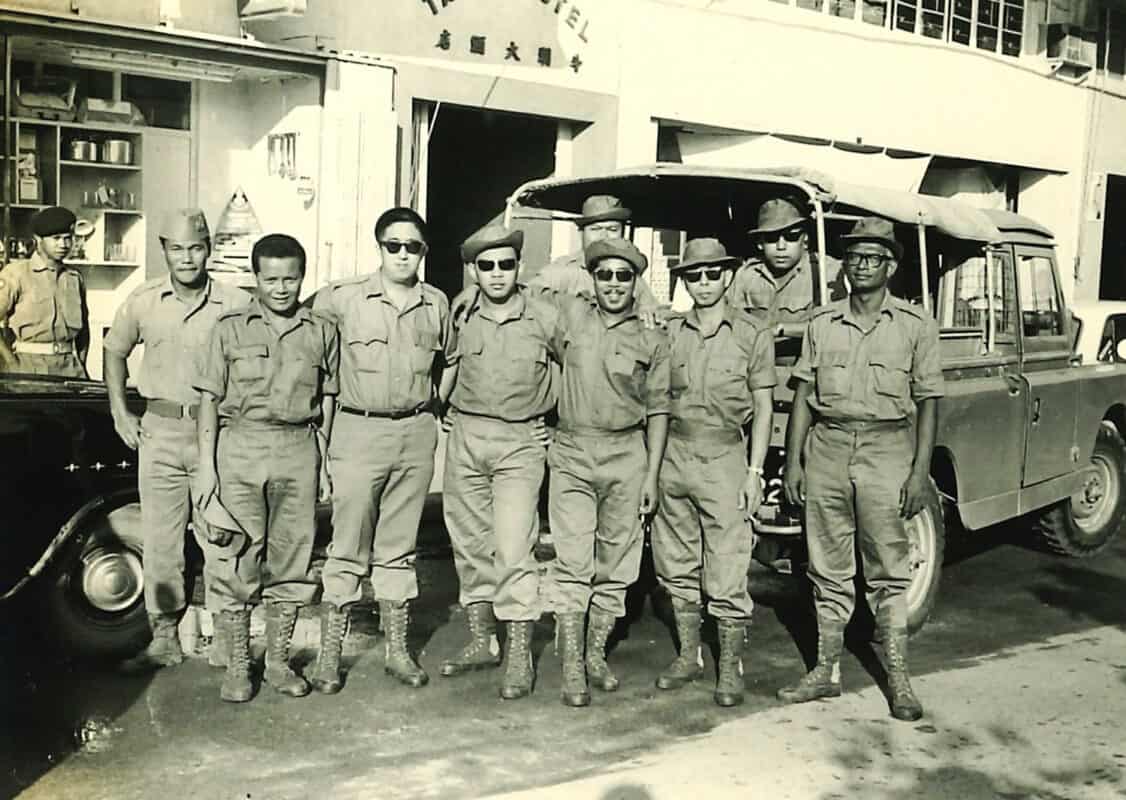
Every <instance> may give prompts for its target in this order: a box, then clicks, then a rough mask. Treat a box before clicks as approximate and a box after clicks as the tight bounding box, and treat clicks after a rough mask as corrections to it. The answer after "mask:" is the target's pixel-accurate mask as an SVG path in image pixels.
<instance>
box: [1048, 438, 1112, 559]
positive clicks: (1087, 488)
mask: <svg viewBox="0 0 1126 800" xmlns="http://www.w3.org/2000/svg"><path fill="white" fill-rule="evenodd" d="M1091 464H1092V466H1094V468H1095V470H1094V472H1093V473H1092V474H1091V475H1090V476H1089V477H1088V479H1087V480H1085V481H1084V482H1083V485H1082V486H1080V487H1079V489H1078V490H1077V491H1076V492H1075V493H1074V494H1073V495H1072V496H1071V497H1069V498H1067V499H1066V500H1061V501H1060V502H1058V503H1056V504H1055V505H1053V506H1050V507H1049V508H1047V509H1046V510H1045V511H1044V512H1043V513H1042V514H1041V515H1040V518H1039V519H1038V520H1037V522H1036V530H1037V533H1038V534H1039V536H1040V540H1041V541H1042V542H1043V543H1044V545H1045V546H1046V547H1047V548H1048V549H1049V550H1051V551H1052V552H1054V553H1058V554H1060V555H1064V556H1074V557H1079V558H1082V557H1085V556H1092V555H1094V554H1095V553H1098V552H1099V551H1100V550H1102V549H1103V548H1105V547H1106V546H1107V545H1108V544H1110V543H1111V542H1112V541H1113V540H1114V537H1115V536H1117V535H1118V532H1119V530H1121V529H1122V525H1123V521H1124V520H1126V491H1124V490H1123V476H1124V474H1126V473H1124V471H1126V443H1123V441H1122V436H1121V435H1120V434H1119V433H1118V431H1117V430H1115V428H1114V426H1113V425H1111V424H1110V423H1109V422H1103V423H1102V425H1100V426H1099V433H1098V436H1097V437H1096V438H1095V448H1094V450H1093V451H1092V453H1091Z"/></svg>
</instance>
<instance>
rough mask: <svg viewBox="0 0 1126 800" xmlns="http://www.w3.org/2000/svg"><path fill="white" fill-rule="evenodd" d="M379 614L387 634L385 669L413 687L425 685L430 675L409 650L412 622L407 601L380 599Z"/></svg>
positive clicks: (401, 681)
mask: <svg viewBox="0 0 1126 800" xmlns="http://www.w3.org/2000/svg"><path fill="white" fill-rule="evenodd" d="M379 616H380V618H381V619H382V621H383V630H384V632H385V633H386V634H387V649H386V659H385V664H384V665H383V671H384V672H386V673H387V674H388V675H393V676H394V677H395V678H397V679H398V680H399V682H400V683H405V684H406V685H407V686H410V687H412V688H415V689H417V688H419V687H420V686H425V685H426V684H427V682H428V681H429V680H430V676H429V675H427V674H426V672H425V670H423V669H422V667H420V666H419V665H418V664H417V663H416V662H415V660H414V659H413V658H412V657H411V654H410V652H409V651H408V650H407V625H408V623H409V622H410V610H409V607H408V605H407V603H406V602H402V603H394V602H391V601H390V600H380V601H379Z"/></svg>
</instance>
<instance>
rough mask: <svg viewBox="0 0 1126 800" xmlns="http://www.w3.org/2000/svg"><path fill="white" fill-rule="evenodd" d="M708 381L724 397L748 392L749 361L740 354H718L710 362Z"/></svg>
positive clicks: (742, 394) (738, 395)
mask: <svg viewBox="0 0 1126 800" xmlns="http://www.w3.org/2000/svg"><path fill="white" fill-rule="evenodd" d="M708 382H709V383H710V384H711V386H712V388H713V390H714V391H715V392H716V393H717V394H719V395H720V397H723V398H730V397H732V396H736V397H742V396H744V395H745V394H746V386H747V362H746V360H744V359H742V358H739V357H738V356H717V357H715V358H713V359H712V360H711V362H710V363H709V364H708Z"/></svg>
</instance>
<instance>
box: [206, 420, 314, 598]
mask: <svg viewBox="0 0 1126 800" xmlns="http://www.w3.org/2000/svg"><path fill="white" fill-rule="evenodd" d="M217 462H218V469H219V498H220V500H221V501H222V502H223V505H225V506H226V507H227V510H228V511H230V512H231V516H233V517H234V518H235V520H236V521H237V522H238V523H239V524H240V525H241V526H242V527H243V529H244V530H245V531H246V534H247V541H246V543H245V545H244V546H243V547H242V548H240V552H238V553H237V554H231V553H229V552H227V553H224V555H223V556H222V557H221V558H217V559H216V565H215V569H214V571H213V573H212V584H211V589H212V595H213V597H214V598H215V601H214V602H215V606H216V610H219V611H237V610H241V609H244V608H246V607H247V606H248V605H254V604H257V603H258V602H259V600H260V599H261V600H264V601H266V602H277V603H297V604H299V605H308V604H309V603H310V602H312V599H313V595H314V594H315V593H316V589H317V585H316V582H315V581H313V580H311V578H310V576H309V567H310V566H311V564H312V558H313V539H314V537H315V536H316V500H317V478H318V475H319V470H320V457H319V455H318V452H317V442H316V438H315V434H314V432H313V428H312V426H310V425H273V424H268V423H253V422H250V421H245V420H237V421H233V422H232V423H231V424H229V425H226V426H224V427H223V428H222V429H221V430H220V431H219V447H218V453H217Z"/></svg>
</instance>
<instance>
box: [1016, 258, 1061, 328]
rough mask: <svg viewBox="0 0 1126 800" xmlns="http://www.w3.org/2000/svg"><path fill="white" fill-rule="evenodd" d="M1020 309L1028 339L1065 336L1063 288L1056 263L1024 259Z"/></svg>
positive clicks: (1022, 260) (1021, 259) (1021, 268)
mask: <svg viewBox="0 0 1126 800" xmlns="http://www.w3.org/2000/svg"><path fill="white" fill-rule="evenodd" d="M1020 273H1021V282H1020V306H1021V313H1022V316H1023V327H1024V335H1025V336H1026V337H1035V336H1062V335H1063V315H1062V314H1061V313H1060V299H1059V287H1057V286H1056V273H1055V270H1053V269H1052V260H1051V259H1050V258H1048V257H1047V256H1029V255H1022V256H1021V257H1020Z"/></svg>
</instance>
